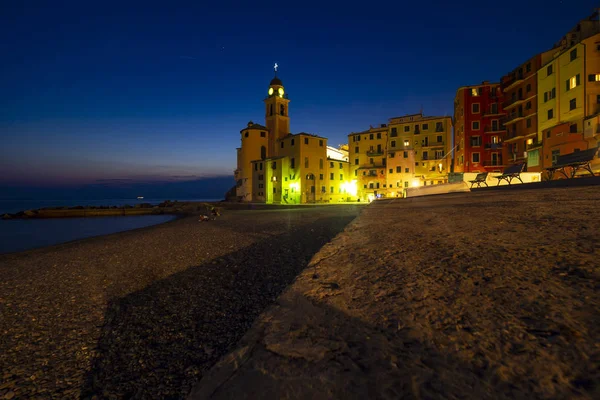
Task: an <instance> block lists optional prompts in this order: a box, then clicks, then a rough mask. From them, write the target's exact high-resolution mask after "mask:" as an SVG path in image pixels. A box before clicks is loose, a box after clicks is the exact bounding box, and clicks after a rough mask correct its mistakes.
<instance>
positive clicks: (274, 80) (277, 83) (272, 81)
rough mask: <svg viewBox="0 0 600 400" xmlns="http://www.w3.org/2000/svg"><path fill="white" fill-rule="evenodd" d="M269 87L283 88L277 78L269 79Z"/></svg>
mask: <svg viewBox="0 0 600 400" xmlns="http://www.w3.org/2000/svg"><path fill="white" fill-rule="evenodd" d="M269 86H283V82H281V79H279V78H278V77H275V78H273V79H271V83H269Z"/></svg>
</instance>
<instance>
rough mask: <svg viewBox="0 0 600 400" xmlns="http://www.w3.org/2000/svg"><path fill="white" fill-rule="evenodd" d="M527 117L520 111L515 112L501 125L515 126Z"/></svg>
mask: <svg viewBox="0 0 600 400" xmlns="http://www.w3.org/2000/svg"><path fill="white" fill-rule="evenodd" d="M525 117H526V115H525V114H524V113H523V111H518V112H514V113H512V114H509V115H507V116H506V118H504V119H503V120H502V121H501V123H502V124H503V125H508V124H513V123H515V122H517V121H520V120H522V119H523V118H525Z"/></svg>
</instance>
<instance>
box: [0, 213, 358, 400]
mask: <svg viewBox="0 0 600 400" xmlns="http://www.w3.org/2000/svg"><path fill="white" fill-rule="evenodd" d="M361 209H362V207H360V206H335V207H331V206H330V207H298V208H289V209H273V210H270V209H265V210H247V211H243V210H236V211H226V212H225V213H224V215H223V216H222V217H221V218H219V219H218V220H217V221H211V222H198V218H197V217H187V218H182V219H179V220H175V221H172V222H169V223H166V224H163V225H158V226H154V227H149V228H143V229H140V230H135V231H129V232H122V233H117V234H113V235H108V236H102V237H97V238H91V239H85V240H81V241H76V242H72V243H67V244H62V245H57V246H52V247H47V248H42V249H38V250H31V251H27V252H23V253H16V254H9V255H3V256H0V333H1V336H0V371H1V372H0V398H31V399H35V398H40V399H42V398H43V399H47V398H57V399H59V398H60V399H64V398H80V397H83V398H166V397H169V398H182V397H185V395H186V394H187V393H188V392H189V390H190V389H191V388H192V386H193V385H194V384H195V383H196V382H197V381H198V380H199V379H200V378H201V376H202V372H203V370H206V369H208V368H210V367H211V366H212V365H213V364H214V363H215V362H216V361H217V360H218V359H219V358H220V357H221V356H223V355H224V354H226V353H227V352H228V351H230V350H231V349H232V348H233V346H234V345H235V344H236V343H237V342H238V341H239V339H240V338H241V337H242V336H243V334H244V333H245V332H246V331H247V329H248V328H249V327H250V326H251V324H252V322H253V321H254V319H255V318H256V317H257V316H258V315H259V314H260V312H262V311H263V310H264V309H265V307H267V306H268V305H270V304H272V303H273V301H274V300H275V299H276V298H277V296H278V295H279V294H280V293H281V291H282V290H283V289H284V288H285V287H286V286H287V285H289V284H290V283H291V282H292V280H293V279H294V277H296V276H297V274H298V273H299V272H300V271H301V270H302V269H303V268H304V267H305V266H306V264H307V263H308V262H309V260H310V259H311V257H312V256H313V255H314V254H315V253H316V252H317V251H318V250H319V249H320V248H321V247H322V246H323V245H324V244H325V243H327V242H328V241H330V240H331V239H332V238H333V237H334V236H335V235H336V234H338V233H339V232H341V231H342V230H343V229H344V227H345V226H346V225H347V224H348V223H349V222H350V221H351V220H353V219H354V218H355V216H356V215H357V214H358V212H359V211H360V210H361Z"/></svg>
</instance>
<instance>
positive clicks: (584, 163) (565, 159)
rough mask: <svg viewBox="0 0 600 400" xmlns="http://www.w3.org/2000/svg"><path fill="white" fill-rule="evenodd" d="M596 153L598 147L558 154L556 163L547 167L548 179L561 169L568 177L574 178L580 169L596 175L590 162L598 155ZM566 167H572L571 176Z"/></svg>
mask: <svg viewBox="0 0 600 400" xmlns="http://www.w3.org/2000/svg"><path fill="white" fill-rule="evenodd" d="M596 153H598V147H594V148H593V149H587V150H583V151H576V152H574V153H569V154H565V155H562V156H558V158H557V159H556V164H554V165H553V166H551V167H549V168H546V171H548V180H552V177H553V176H554V172H556V171H559V172H560V173H561V174H563V175H564V176H565V177H566V178H567V179H569V178H574V177H575V174H576V173H577V171H578V170H580V169H584V170H586V171H589V173H590V174H592V176H594V172H593V171H592V167H591V166H590V163H591V162H592V160H593V159H594V157H595V156H596ZM566 168H571V174H570V175H571V176H569V174H567V172H566V171H565V169H566Z"/></svg>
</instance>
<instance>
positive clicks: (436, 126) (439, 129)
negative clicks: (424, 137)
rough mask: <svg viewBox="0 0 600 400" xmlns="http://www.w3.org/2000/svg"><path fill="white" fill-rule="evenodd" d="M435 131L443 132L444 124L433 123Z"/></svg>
mask: <svg viewBox="0 0 600 400" xmlns="http://www.w3.org/2000/svg"><path fill="white" fill-rule="evenodd" d="M435 131H436V132H444V124H443V123H442V122H436V123H435Z"/></svg>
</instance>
